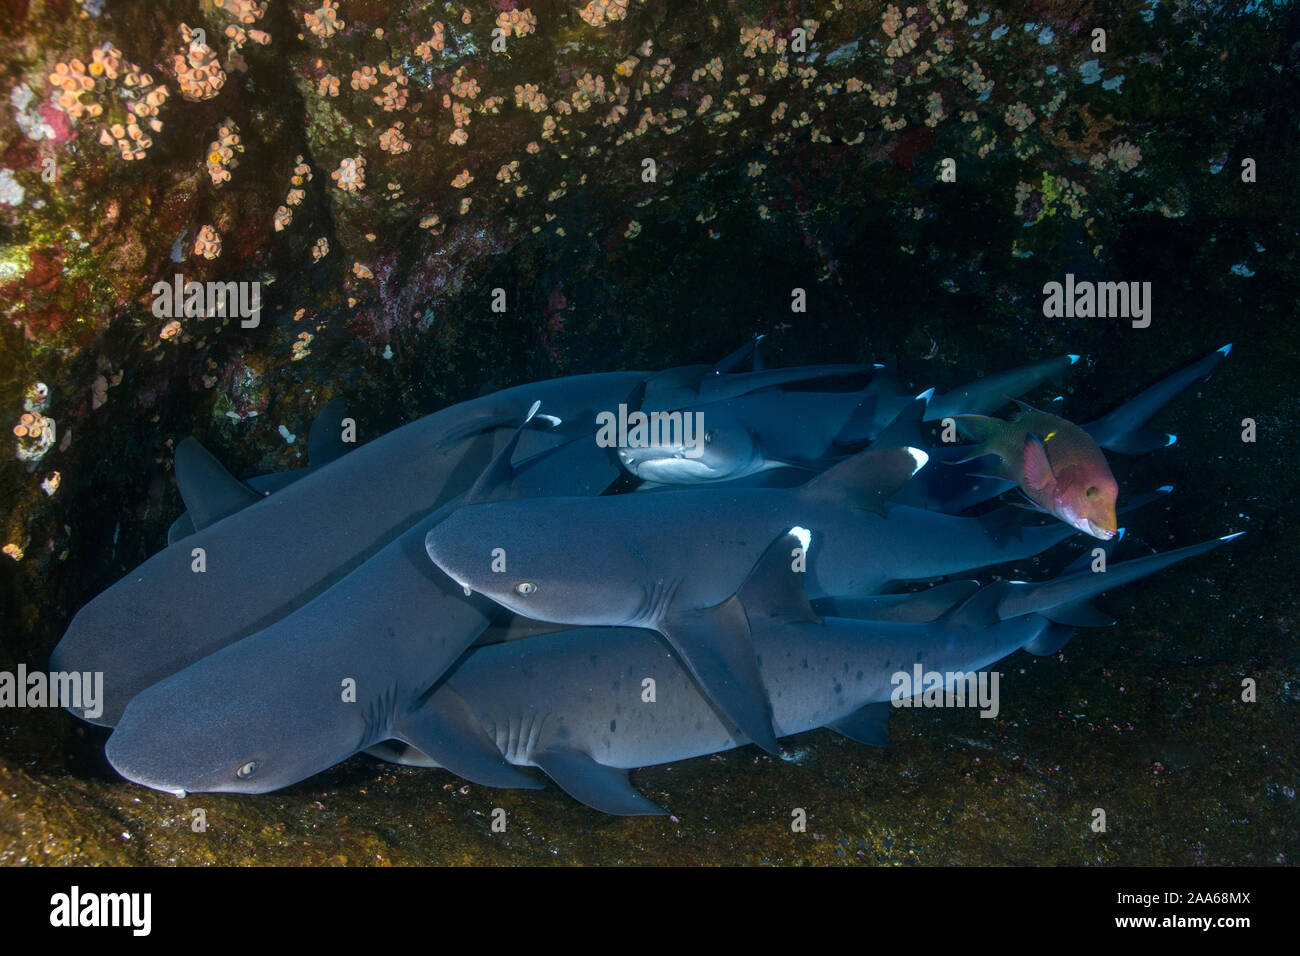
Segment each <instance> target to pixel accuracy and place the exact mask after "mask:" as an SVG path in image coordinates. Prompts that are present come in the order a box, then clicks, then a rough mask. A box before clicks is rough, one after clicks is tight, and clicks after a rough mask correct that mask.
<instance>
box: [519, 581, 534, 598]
mask: <svg viewBox="0 0 1300 956" xmlns="http://www.w3.org/2000/svg"><path fill="white" fill-rule="evenodd" d="M515 590H516V591H518V592H519V593H520V594H522V595H524V596H525V597H527V596H528V595H530V594H532V593H533V592H534V591H536V590H537V585H536V584H534V583H533V582H532V581H520V582H519V583H518V584H516V585H515Z"/></svg>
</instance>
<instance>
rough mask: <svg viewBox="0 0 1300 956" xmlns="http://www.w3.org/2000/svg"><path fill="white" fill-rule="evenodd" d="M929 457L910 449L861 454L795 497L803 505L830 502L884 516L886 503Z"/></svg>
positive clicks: (803, 487)
mask: <svg viewBox="0 0 1300 956" xmlns="http://www.w3.org/2000/svg"><path fill="white" fill-rule="evenodd" d="M929 457H930V456H929V455H927V454H926V453H925V452H923V451H921V450H920V449H919V448H910V447H909V448H879V449H875V450H872V451H864V452H863V453H862V454H860V455H854V456H853V457H852V458H850V459H849V460H848V461H843V462H840V463H839V464H838V465H836V466H835V467H834V468H830V469H828V470H826V471H824V472H822V474H820V475H818V476H817V477H816V478H814V479H812V481H809V482H808V483H807V484H805V485H803V486H802V487H801V488H799V490H798V491H797V492H796V494H797V495H798V497H799V500H801V501H804V502H811V501H824V502H833V503H836V504H844V505H847V506H849V507H853V508H859V509H861V510H863V511H873V512H875V513H876V514H878V515H882V516H883V515H884V513H885V501H887V500H888V499H889V498H890V497H891V496H893V495H894V494H896V493H897V492H898V490H899V489H900V488H902V487H903V485H905V484H906V483H907V481H908V479H909V478H911V477H912V476H913V475H914V474H916V473H917V472H918V471H920V469H921V468H922V467H923V466H924V465H925V463H926V461H928V460H929Z"/></svg>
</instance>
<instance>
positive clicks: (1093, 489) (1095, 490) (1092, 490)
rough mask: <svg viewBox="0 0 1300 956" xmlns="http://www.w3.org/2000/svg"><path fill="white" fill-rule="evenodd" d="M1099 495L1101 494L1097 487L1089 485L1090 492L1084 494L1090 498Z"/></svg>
mask: <svg viewBox="0 0 1300 956" xmlns="http://www.w3.org/2000/svg"><path fill="white" fill-rule="evenodd" d="M1098 493H1099V489H1098V488H1097V486H1096V485H1089V486H1088V490H1087V491H1085V492H1084V494H1085V495H1087V496H1088V497H1089V498H1096V497H1097V495H1098Z"/></svg>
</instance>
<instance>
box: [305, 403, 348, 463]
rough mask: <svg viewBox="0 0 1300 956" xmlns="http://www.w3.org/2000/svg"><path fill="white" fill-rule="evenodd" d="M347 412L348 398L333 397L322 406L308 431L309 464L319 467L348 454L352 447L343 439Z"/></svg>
mask: <svg viewBox="0 0 1300 956" xmlns="http://www.w3.org/2000/svg"><path fill="white" fill-rule="evenodd" d="M347 413H348V400H347V399H346V398H342V397H339V398H331V399H330V400H329V401H328V402H326V403H325V404H324V405H322V406H321V410H320V411H319V412H317V413H316V418H315V419H313V421H312V423H311V428H310V429H309V430H308V431H307V464H309V465H311V466H312V467H313V468H318V467H320V466H321V465H328V464H329V463H330V462H332V461H334V460H335V459H336V458H342V457H343V456H344V455H345V454H347V451H348V449H350V448H351V447H352V445H351V444H349V443H347V442H345V441H344V440H343V419H344V418H345V417H346V416H347Z"/></svg>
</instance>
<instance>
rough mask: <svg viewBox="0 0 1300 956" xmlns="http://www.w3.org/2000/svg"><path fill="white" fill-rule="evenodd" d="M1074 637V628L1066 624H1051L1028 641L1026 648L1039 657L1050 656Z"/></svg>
mask: <svg viewBox="0 0 1300 956" xmlns="http://www.w3.org/2000/svg"><path fill="white" fill-rule="evenodd" d="M1072 637H1074V628H1072V627H1067V626H1066V625H1064V624H1049V625H1047V626H1046V627H1045V628H1043V629H1042V630H1041V631H1040V632H1039V633H1038V636H1037V637H1035V638H1034V639H1033V640H1032V641H1030V642H1029V643H1027V644H1026V645H1025V647H1024V649H1025V650H1026V651H1028V652H1029V653H1030V654H1035V655H1037V656H1038V657H1049V656H1051V655H1052V654H1055V653H1056V652H1057V651H1059V650H1060V649H1061V648H1063V647H1065V645H1066V644H1069V643H1070V638H1072Z"/></svg>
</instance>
